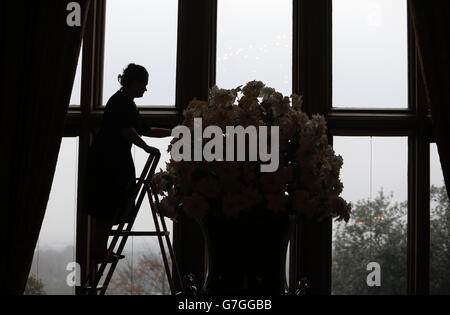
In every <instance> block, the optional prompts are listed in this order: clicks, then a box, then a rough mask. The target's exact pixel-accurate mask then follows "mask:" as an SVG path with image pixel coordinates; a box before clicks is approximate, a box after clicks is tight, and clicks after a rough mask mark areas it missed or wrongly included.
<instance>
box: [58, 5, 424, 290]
mask: <svg viewBox="0 0 450 315" xmlns="http://www.w3.org/2000/svg"><path fill="white" fill-rule="evenodd" d="M405 1H406V0H405ZM105 4H106V0H97V1H91V2H90V8H89V14H88V21H87V25H86V29H85V34H84V38H83V59H82V83H81V86H82V88H81V104H80V107H70V108H69V109H68V112H67V117H66V125H65V130H64V136H65V137H66V136H72V137H73V136H79V158H78V161H79V162H78V163H79V168H78V198H77V199H78V201H77V211H78V212H77V236H76V253H77V261H78V262H79V263H80V265H81V267H82V270H83V273H82V275H81V279H82V281H83V280H84V278H85V276H86V274H87V273H86V272H87V271H88V267H89V263H88V255H87V253H88V252H89V241H88V240H89V235H90V219H89V218H88V217H86V216H85V215H84V214H83V213H82V209H83V207H84V199H85V197H84V196H85V194H84V191H83V186H82V184H81V183H83V182H84V180H85V176H86V159H87V152H88V148H89V145H90V143H91V140H92V133H93V131H94V130H96V129H98V128H99V127H100V124H101V118H102V115H103V113H104V108H103V107H102V88H101V87H102V80H103V57H104V38H105V12H106V10H105ZM408 11H409V10H408ZM292 18H293V54H292V56H293V71H292V73H293V78H292V85H293V86H292V91H293V93H297V94H303V95H304V100H305V107H304V110H305V111H306V112H307V113H309V114H313V113H318V114H322V115H325V117H326V119H327V122H328V126H329V138H330V141H332V139H333V137H334V136H407V137H408V139H409V140H408V143H409V144H408V201H409V202H408V266H407V268H408V294H428V293H429V246H430V244H429V233H430V231H429V230H430V226H429V213H430V205H429V199H430V195H429V189H430V188H429V169H430V165H429V164H430V157H429V144H430V142H433V137H432V128H431V119H430V116H429V113H428V111H427V106H426V98H425V94H424V91H423V82H422V78H421V75H420V69H419V66H418V56H417V50H416V48H415V47H416V45H415V37H414V34H413V28H412V22H411V19H410V14H409V12H408V69H409V73H408V81H409V83H408V87H409V92H408V95H409V97H408V98H409V105H408V108H407V109H392V110H391V109H388V110H386V109H355V108H350V109H347V108H333V107H332V0H316V1H308V0H293V17H292ZM216 33H217V0H210V1H209V0H197V1H190V0H179V9H178V40H177V70H176V104H175V108H164V107H158V106H152V107H151V108H149V107H142V108H140V112H141V114H142V116H143V117H144V118H145V119H146V120H148V121H149V122H150V123H151V124H152V125H153V126H157V127H166V128H173V127H175V126H176V125H177V124H178V123H179V121H180V117H181V113H182V110H183V108H184V106H185V105H186V104H187V101H189V100H190V99H192V98H193V97H194V96H197V97H199V98H207V96H208V89H209V88H210V87H212V86H213V85H214V84H215V72H216ZM312 39H313V40H312ZM199 237H200V238H201V234H195V233H192V226H191V227H188V228H185V227H182V226H180V225H174V238H173V239H174V248H175V249H176V250H177V249H178V254H177V258H179V264H180V268H181V270H187V269H189V267H191V268H194V267H192V266H198V267H196V268H197V271H199V272H201V271H202V270H201V269H202V268H204V251H203V249H199V250H196V251H195V252H192V250H193V247H192V244H195V243H197V244H198V241H199V240H200V239H199ZM331 240H332V221H331V219H330V220H326V221H325V222H323V223H320V224H317V223H312V222H308V224H303V225H298V226H297V228H296V230H295V232H294V234H293V237H292V239H291V244H294V245H293V246H291V266H295V268H290V270H291V277H290V280H291V292H294V289H295V288H296V284H298V282H299V280H300V279H301V278H303V277H305V276H307V277H308V279H309V291H308V294H331V259H332V244H331ZM313 241H314V242H317V243H314V245H315V246H308V244H312V242H313ZM300 257H306V259H300ZM180 258H181V259H180ZM76 294H82V292H81V291H80V290H77V291H76Z"/></svg>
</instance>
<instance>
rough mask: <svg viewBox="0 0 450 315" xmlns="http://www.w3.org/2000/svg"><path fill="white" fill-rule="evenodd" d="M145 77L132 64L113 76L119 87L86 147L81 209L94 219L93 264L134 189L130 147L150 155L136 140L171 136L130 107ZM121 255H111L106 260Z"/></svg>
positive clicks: (102, 254)
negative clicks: (84, 180)
mask: <svg viewBox="0 0 450 315" xmlns="http://www.w3.org/2000/svg"><path fill="white" fill-rule="evenodd" d="M148 77H149V75H148V72H147V70H146V69H145V68H144V67H142V66H139V65H136V64H130V65H128V67H127V68H126V69H125V70H124V71H123V74H122V75H119V82H120V84H121V86H122V88H121V89H120V90H119V91H118V92H116V93H115V94H114V95H113V96H112V97H111V98H110V99H109V101H108V103H107V104H106V107H105V113H104V116H103V121H102V126H101V129H100V132H99V134H98V136H97V137H96V138H95V139H94V142H93V143H92V145H91V147H90V149H89V156H88V166H87V167H88V170H87V171H88V175H87V206H86V207H85V209H86V210H87V214H90V215H91V216H92V217H93V218H94V224H93V233H92V234H93V235H92V249H91V255H92V258H93V259H95V260H104V259H105V256H106V253H107V242H108V236H109V231H110V230H111V228H112V226H113V225H115V224H119V223H120V219H121V217H122V215H123V213H124V211H125V210H126V206H127V205H128V203H129V201H131V198H132V193H133V188H134V186H135V185H136V172H135V168H134V163H133V158H132V156H131V147H132V144H135V145H136V146H138V147H140V148H142V149H143V150H145V151H146V152H147V153H156V152H158V149H156V148H154V147H151V146H149V145H147V144H146V143H145V142H144V140H142V138H141V136H149V137H157V138H163V137H168V136H170V135H171V130H170V129H165V128H151V127H150V126H149V124H148V123H147V122H146V121H145V120H143V119H142V118H141V116H140V115H139V111H138V109H137V107H136V104H135V103H134V99H135V98H140V97H142V96H143V95H144V93H145V92H146V91H147V84H148ZM123 257H124V256H118V255H117V254H115V253H114V254H113V255H112V257H110V259H111V260H117V259H120V258H123Z"/></svg>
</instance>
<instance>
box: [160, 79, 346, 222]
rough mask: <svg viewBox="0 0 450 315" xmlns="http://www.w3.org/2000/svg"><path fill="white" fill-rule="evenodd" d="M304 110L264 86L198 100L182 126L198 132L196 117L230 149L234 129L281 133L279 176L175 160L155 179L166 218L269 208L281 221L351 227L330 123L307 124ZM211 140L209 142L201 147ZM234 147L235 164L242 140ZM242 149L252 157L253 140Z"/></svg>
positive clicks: (298, 100)
mask: <svg viewBox="0 0 450 315" xmlns="http://www.w3.org/2000/svg"><path fill="white" fill-rule="evenodd" d="M240 92H242V93H241V94H240ZM238 95H239V96H240V97H238ZM235 102H236V104H235ZM302 108H303V96H301V95H296V94H292V95H291V96H290V97H286V96H283V94H282V93H280V92H277V91H276V90H275V89H273V88H271V87H268V86H265V85H264V83H263V82H261V81H251V82H248V83H247V84H246V85H245V86H244V87H243V88H242V89H241V87H237V88H235V89H230V90H227V89H219V88H218V87H217V86H214V87H213V88H212V89H211V91H210V94H209V99H208V101H199V100H197V99H193V100H192V101H191V102H190V103H189V104H188V107H187V108H186V110H185V112H184V113H183V117H184V121H183V125H184V126H187V127H189V128H193V127H194V118H197V117H201V118H203V127H207V126H219V127H220V128H221V129H222V131H223V140H224V142H226V140H228V139H227V137H228V136H229V135H228V134H227V133H226V127H228V126H231V127H236V126H243V127H244V128H247V127H249V126H255V127H259V126H267V127H273V126H278V127H279V135H280V137H279V148H280V152H279V153H280V154H279V158H280V159H279V167H278V169H277V170H276V171H275V172H272V173H262V172H261V171H260V169H261V165H262V164H266V163H265V162H262V161H245V162H229V161H212V162H207V161H195V162H186V161H181V162H175V161H173V160H171V161H170V162H168V163H167V170H166V171H161V172H159V173H158V174H155V176H154V178H153V183H154V185H155V191H156V193H158V194H160V195H162V196H163V197H164V198H163V199H162V200H161V204H160V208H161V212H162V213H167V214H168V216H169V215H170V216H171V217H174V218H176V217H177V216H176V215H175V214H176V213H178V214H179V213H181V212H182V213H184V214H186V215H188V216H191V217H195V218H202V217H203V216H205V215H225V216H228V217H239V216H240V215H241V214H243V213H255V211H260V209H266V210H270V211H272V212H273V213H277V214H282V213H285V214H297V215H304V216H316V217H317V218H323V217H327V216H331V217H337V218H338V220H345V221H348V220H349V218H350V213H351V204H349V203H347V202H346V201H345V200H344V199H343V198H342V197H340V195H341V193H342V191H343V184H342V182H341V180H340V170H341V168H342V165H343V159H342V157H341V156H339V155H336V154H335V152H334V150H333V148H332V147H331V146H330V145H329V144H328V135H327V125H326V120H325V118H324V117H323V116H321V115H313V116H312V117H309V116H308V115H307V114H306V113H304V112H303V111H302ZM271 135H272V133H271V128H269V129H268V136H269V137H270V136H271ZM175 141H178V139H174V140H173V141H172V142H171V144H170V146H169V148H168V151H169V152H170V151H171V149H172V146H173V144H174V143H175ZM207 141H209V139H208V140H207V139H203V144H205V143H207ZM234 145H235V147H234V150H235V157H236V156H237V155H236V148H237V141H235V143H234ZM244 146H245V148H246V153H247V154H248V149H249V146H250V143H249V141H248V140H246V142H245V145H244ZM226 153H227V152H226V148H225V152H224V154H225V156H226ZM180 211H181V212H180ZM174 212H175V213H174Z"/></svg>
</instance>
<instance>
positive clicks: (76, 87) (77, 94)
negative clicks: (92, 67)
mask: <svg viewBox="0 0 450 315" xmlns="http://www.w3.org/2000/svg"><path fill="white" fill-rule="evenodd" d="M82 56H83V49H81V51H80V56H79V58H78V65H77V72H76V73H75V81H74V83H73V88H72V96H71V98H70V103H69V104H70V106H72V107H75V106H80V104H81V64H82V59H83V58H82Z"/></svg>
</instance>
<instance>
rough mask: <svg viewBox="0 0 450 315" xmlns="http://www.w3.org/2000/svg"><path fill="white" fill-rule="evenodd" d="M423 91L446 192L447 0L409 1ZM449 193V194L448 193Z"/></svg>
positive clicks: (449, 146) (449, 168) (449, 111)
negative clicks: (430, 117) (423, 86)
mask: <svg viewBox="0 0 450 315" xmlns="http://www.w3.org/2000/svg"><path fill="white" fill-rule="evenodd" d="M409 6H410V10H411V16H412V21H413V25H414V31H415V35H416V42H417V49H418V51H419V60H420V66H421V70H422V75H423V78H424V85H425V92H426V96H427V100H428V105H429V107H430V110H431V114H432V120H433V129H434V133H435V136H436V143H437V147H438V151H439V157H440V160H441V165H442V171H443V174H444V179H445V184H446V186H447V193H449V192H450V190H449V189H450V141H449V140H450V138H449V136H450V40H449V39H450V2H448V1H424V0H409ZM449 195H450V194H449Z"/></svg>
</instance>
